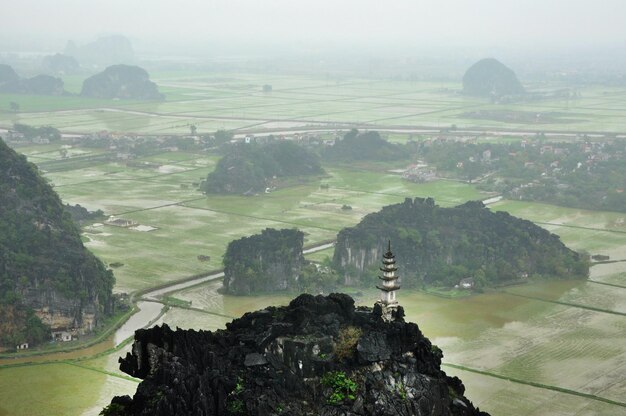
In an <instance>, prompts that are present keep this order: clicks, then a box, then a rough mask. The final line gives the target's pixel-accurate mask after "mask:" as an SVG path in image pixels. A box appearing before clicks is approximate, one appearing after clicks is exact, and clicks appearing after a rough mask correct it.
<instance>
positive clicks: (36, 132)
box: [13, 123, 61, 142]
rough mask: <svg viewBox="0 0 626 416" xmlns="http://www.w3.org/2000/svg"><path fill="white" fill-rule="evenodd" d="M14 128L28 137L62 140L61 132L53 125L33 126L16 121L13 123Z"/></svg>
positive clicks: (52, 140)
mask: <svg viewBox="0 0 626 416" xmlns="http://www.w3.org/2000/svg"><path fill="white" fill-rule="evenodd" d="M13 130H15V131H16V132H17V133H20V134H22V135H24V138H26V139H34V138H35V137H40V138H42V139H48V140H50V141H51V142H54V141H59V140H61V132H60V131H59V130H58V129H56V128H54V127H51V126H42V127H32V126H29V125H26V124H20V123H15V124H13Z"/></svg>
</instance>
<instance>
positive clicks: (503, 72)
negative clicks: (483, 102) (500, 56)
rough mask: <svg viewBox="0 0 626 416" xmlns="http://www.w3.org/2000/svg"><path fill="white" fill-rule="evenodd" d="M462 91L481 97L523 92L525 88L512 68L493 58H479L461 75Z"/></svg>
mask: <svg viewBox="0 0 626 416" xmlns="http://www.w3.org/2000/svg"><path fill="white" fill-rule="evenodd" d="M463 93H465V94H467V95H476V96H481V97H501V96H506V95H519V94H524V93H525V90H524V87H523V86H522V84H521V83H520V82H519V80H518V79H517V75H515V72H513V70H512V69H510V68H509V67H507V66H506V65H504V64H503V63H502V62H500V61H498V60H496V59H493V58H487V59H481V60H480V61H478V62H476V63H475V64H474V65H472V66H471V67H470V68H469V69H468V70H467V71H466V72H465V75H463Z"/></svg>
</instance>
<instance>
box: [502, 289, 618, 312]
mask: <svg viewBox="0 0 626 416" xmlns="http://www.w3.org/2000/svg"><path fill="white" fill-rule="evenodd" d="M502 293H506V294H507V295H511V296H517V297H520V298H526V299H532V300H538V301H541V302H548V303H555V304H557V305H564V306H571V307H573V308H580V309H587V310H590V311H594V312H601V313H609V314H612V315H620V316H626V313H624V312H618V311H613V310H610V309H602V308H596V307H595V306H588V305H581V304H579V303H570V302H562V301H560V300H551V299H545V298H539V297H536V296H528V295H520V294H517V293H512V292H508V291H506V290H503V291H502Z"/></svg>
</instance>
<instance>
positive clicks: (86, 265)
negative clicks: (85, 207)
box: [0, 140, 114, 346]
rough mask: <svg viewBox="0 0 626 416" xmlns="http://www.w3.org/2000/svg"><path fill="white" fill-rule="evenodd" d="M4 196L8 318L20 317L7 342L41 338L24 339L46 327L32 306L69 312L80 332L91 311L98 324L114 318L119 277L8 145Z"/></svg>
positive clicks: (3, 282)
mask: <svg viewBox="0 0 626 416" xmlns="http://www.w3.org/2000/svg"><path fill="white" fill-rule="evenodd" d="M0 195H2V197H1V198H0V309H2V310H1V311H0V314H1V315H3V316H5V317H8V316H11V317H13V318H12V319H14V321H13V324H12V325H10V326H11V328H12V329H13V330H7V331H8V332H5V333H4V334H3V337H2V338H3V339H2V341H3V342H7V341H11V342H13V343H15V342H16V341H21V340H22V341H24V340H30V341H38V340H40V339H39V338H40V337H36V336H34V334H32V333H26V334H23V329H24V327H27V326H30V327H32V328H33V331H38V330H39V329H38V328H39V325H37V324H36V323H34V322H31V324H30V325H29V324H28V322H29V320H32V319H36V317H35V316H34V315H32V314H31V313H30V309H32V310H35V312H38V313H39V315H46V314H48V315H54V316H55V317H57V318H58V316H59V315H62V316H63V317H64V318H65V321H66V322H67V323H68V326H72V327H77V328H80V327H81V326H83V325H84V324H85V323H84V322H83V319H84V318H85V314H88V315H89V320H91V322H92V323H97V321H98V319H99V316H101V315H102V314H109V313H111V309H112V295H111V290H112V288H113V283H114V278H113V274H112V272H111V271H109V270H107V269H106V268H105V267H104V265H103V264H102V262H101V261H100V260H98V259H97V258H96V257H95V256H94V255H93V254H91V253H90V252H89V251H87V249H85V247H84V246H83V244H82V242H81V239H80V235H79V230H78V228H77V227H76V226H75V225H74V222H73V221H72V218H71V216H70V214H69V213H68V212H67V211H66V210H65V209H64V206H63V204H62V202H61V200H60V199H59V197H58V196H57V194H56V193H55V192H54V191H53V190H52V188H51V187H50V185H48V184H47V183H46V181H45V180H44V179H43V178H42V177H41V176H40V175H39V172H38V170H37V168H36V167H35V165H33V164H31V163H29V162H27V160H26V158H25V157H24V156H21V155H18V154H17V153H16V152H15V151H13V150H12V149H10V148H9V147H8V146H7V145H6V144H5V143H4V142H3V141H2V140H0ZM46 311H47V312H46ZM55 319H56V318H55ZM4 323H5V324H7V325H9V323H8V322H4ZM13 346H14V345H13Z"/></svg>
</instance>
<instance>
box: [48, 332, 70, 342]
mask: <svg viewBox="0 0 626 416" xmlns="http://www.w3.org/2000/svg"><path fill="white" fill-rule="evenodd" d="M52 340H53V341H56V342H69V341H71V340H72V333H71V332H69V331H63V330H59V331H52Z"/></svg>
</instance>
